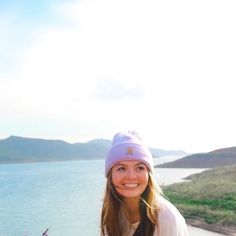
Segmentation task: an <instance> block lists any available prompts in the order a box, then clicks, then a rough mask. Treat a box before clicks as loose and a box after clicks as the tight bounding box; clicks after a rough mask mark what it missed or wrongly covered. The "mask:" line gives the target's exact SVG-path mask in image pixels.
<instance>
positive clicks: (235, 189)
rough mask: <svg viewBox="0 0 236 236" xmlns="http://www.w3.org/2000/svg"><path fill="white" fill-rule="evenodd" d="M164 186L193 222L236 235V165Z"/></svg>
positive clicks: (188, 220)
mask: <svg viewBox="0 0 236 236" xmlns="http://www.w3.org/2000/svg"><path fill="white" fill-rule="evenodd" d="M188 180H191V181H188V182H184V183H177V184H173V185H169V186H166V187H163V190H164V193H165V195H166V196H167V197H168V198H169V199H170V200H171V202H173V203H174V204H175V205H176V206H177V208H178V209H179V210H180V211H181V212H182V214H183V215H184V217H185V218H186V219H187V222H189V223H190V224H192V225H195V226H200V227H203V228H206V229H209V230H212V231H216V232H220V233H224V234H227V235H236V165H234V166H225V167H219V168H216V169H213V170H207V171H204V172H202V173H200V174H194V175H191V176H190V177H188Z"/></svg>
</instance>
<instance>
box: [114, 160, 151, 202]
mask: <svg viewBox="0 0 236 236" xmlns="http://www.w3.org/2000/svg"><path fill="white" fill-rule="evenodd" d="M111 171H112V172H111V179H112V183H113V185H114V187H115V189H116V191H117V192H118V193H119V194H120V195H122V196H123V197H124V198H140V196H141V195H142V193H143V192H144V191H145V189H146V187H147V185H148V168H147V167H146V165H144V164H143V163H142V162H139V161H120V162H118V163H117V164H115V165H114V166H113V167H112V170H111Z"/></svg>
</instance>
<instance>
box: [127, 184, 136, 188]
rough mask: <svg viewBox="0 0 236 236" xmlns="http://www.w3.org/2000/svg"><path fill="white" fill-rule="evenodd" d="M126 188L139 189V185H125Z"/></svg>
mask: <svg viewBox="0 0 236 236" xmlns="http://www.w3.org/2000/svg"><path fill="white" fill-rule="evenodd" d="M124 186H125V187H128V188H136V187H138V184H124Z"/></svg>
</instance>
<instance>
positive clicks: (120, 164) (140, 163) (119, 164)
mask: <svg viewBox="0 0 236 236" xmlns="http://www.w3.org/2000/svg"><path fill="white" fill-rule="evenodd" d="M138 165H144V166H145V164H144V163H142V162H138V163H136V164H135V165H134V166H138ZM116 166H127V165H126V164H123V163H118V164H116Z"/></svg>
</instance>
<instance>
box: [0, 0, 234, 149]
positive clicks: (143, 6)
mask: <svg viewBox="0 0 236 236" xmlns="http://www.w3.org/2000/svg"><path fill="white" fill-rule="evenodd" d="M235 12H236V2H235V1H234V0H227V1H223V0H220V1H219V0H198V1H191V0H180V1H175V0H167V1H156V0H155V1H154V0H145V1H144V0H125V1H124V0H119V1H114V0H96V1H95V0H86V1H85V0H80V1H75V0H73V1H72V0H67V1H65V0H47V1H46V0H41V1H28V0H21V1H19V0H18V1H16V0H15V1H14V0H9V1H0V35H1V37H0V138H1V139H4V138H7V137H8V136H10V135H16V136H23V137H34V138H46V139H62V140H65V141H67V142H71V143H75V142H86V141H88V140H91V139H95V138H105V139H110V140H111V139H112V137H113V135H114V134H116V133H117V132H119V131H128V130H136V131H137V132H138V133H139V134H140V136H141V137H142V138H143V140H144V141H145V142H146V143H147V144H148V146H150V147H156V148H161V149H166V150H184V151H186V152H189V153H196V152H208V151H212V150H215V149H218V148H224V147H230V146H236V138H235V137H236V108H235V101H236V92H235V91H236V86H235V79H236V66H235V65H236V44H235V42H236V30H235V29H236V14H235Z"/></svg>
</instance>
